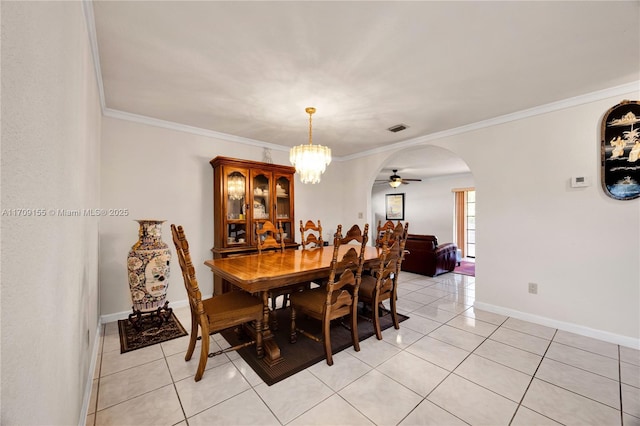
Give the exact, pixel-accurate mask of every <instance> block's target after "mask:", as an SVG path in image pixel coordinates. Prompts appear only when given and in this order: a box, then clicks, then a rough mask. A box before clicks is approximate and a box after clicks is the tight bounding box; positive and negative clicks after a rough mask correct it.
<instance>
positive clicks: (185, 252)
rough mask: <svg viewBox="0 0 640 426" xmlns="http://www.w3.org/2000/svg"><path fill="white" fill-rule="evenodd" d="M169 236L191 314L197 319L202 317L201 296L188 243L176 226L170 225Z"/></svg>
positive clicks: (179, 227)
mask: <svg viewBox="0 0 640 426" xmlns="http://www.w3.org/2000/svg"><path fill="white" fill-rule="evenodd" d="M171 234H172V235H173V244H174V245H175V246H176V253H177V255H178V262H179V263H180V269H181V270H182V278H183V280H184V287H185V289H186V290H187V296H188V297H189V306H190V307H191V313H192V314H194V315H195V316H196V317H197V318H199V316H200V315H204V307H203V306H202V294H201V293H200V288H199V287H198V280H197V279H196V270H195V268H194V267H193V263H191V255H190V254H189V243H188V242H187V238H186V237H185V235H184V229H182V226H178V227H176V225H174V224H171Z"/></svg>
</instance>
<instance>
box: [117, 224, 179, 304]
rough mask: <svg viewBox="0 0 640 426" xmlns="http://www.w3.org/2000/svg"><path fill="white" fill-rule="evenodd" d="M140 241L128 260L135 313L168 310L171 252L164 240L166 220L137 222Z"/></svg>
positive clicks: (133, 248)
mask: <svg viewBox="0 0 640 426" xmlns="http://www.w3.org/2000/svg"><path fill="white" fill-rule="evenodd" d="M137 222H138V223H139V224H140V230H139V231H138V241H137V242H136V243H135V244H134V245H133V247H131V250H130V251H129V257H128V258H127V269H128V272H129V289H130V290H131V301H132V303H133V310H134V312H151V311H155V310H158V309H161V308H164V307H165V304H166V298H167V290H168V288H169V261H170V260H171V251H169V246H168V245H167V244H166V243H165V242H164V241H162V224H163V223H164V222H165V221H164V220H138V221H137Z"/></svg>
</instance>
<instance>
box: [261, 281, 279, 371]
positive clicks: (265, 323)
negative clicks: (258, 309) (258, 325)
mask: <svg viewBox="0 0 640 426" xmlns="http://www.w3.org/2000/svg"><path fill="white" fill-rule="evenodd" d="M261 295H262V306H263V308H262V336H263V337H262V339H263V340H262V345H263V347H264V354H265V357H264V358H263V361H264V362H266V363H267V365H269V366H271V365H276V364H278V363H280V362H282V361H284V358H282V355H281V354H280V348H279V347H278V345H277V344H276V341H275V339H274V337H273V334H272V333H271V329H270V328H269V318H270V315H269V313H270V312H269V293H268V292H266V291H263V292H262V294H261Z"/></svg>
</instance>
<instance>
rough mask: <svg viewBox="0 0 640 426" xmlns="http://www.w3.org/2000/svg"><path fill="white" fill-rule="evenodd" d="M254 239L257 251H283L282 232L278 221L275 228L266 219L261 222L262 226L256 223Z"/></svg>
mask: <svg viewBox="0 0 640 426" xmlns="http://www.w3.org/2000/svg"><path fill="white" fill-rule="evenodd" d="M256 241H257V245H258V253H262V251H263V250H267V249H279V250H280V251H284V234H283V231H282V225H281V224H280V222H278V227H277V228H276V226H275V225H274V224H273V223H272V222H270V221H268V220H267V221H265V222H263V223H262V227H261V226H260V224H259V223H256Z"/></svg>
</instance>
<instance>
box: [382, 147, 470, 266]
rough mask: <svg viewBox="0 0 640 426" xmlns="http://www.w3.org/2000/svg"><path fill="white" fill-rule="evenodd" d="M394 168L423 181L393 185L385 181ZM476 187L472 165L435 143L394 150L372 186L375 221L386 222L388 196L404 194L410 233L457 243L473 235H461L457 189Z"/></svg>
mask: <svg viewBox="0 0 640 426" xmlns="http://www.w3.org/2000/svg"><path fill="white" fill-rule="evenodd" d="M393 170H397V174H398V175H399V176H401V177H402V178H403V179H404V178H412V179H422V181H421V182H413V181H412V182H409V183H407V184H401V185H399V186H398V187H396V188H393V187H391V186H390V185H389V184H388V182H385V180H387V181H388V178H389V176H390V175H392V174H393ZM474 187H475V181H474V179H473V174H472V173H471V170H470V169H469V166H468V165H467V163H466V162H465V161H464V160H463V159H462V158H461V157H460V156H459V155H458V154H457V153H455V152H452V151H450V150H448V149H445V148H441V147H439V146H434V145H427V146H420V147H412V148H407V149H404V150H402V151H398V152H395V153H393V154H392V155H390V156H389V157H388V158H387V159H386V160H385V161H384V162H383V163H382V165H381V166H380V169H379V171H378V175H377V178H376V182H374V184H373V185H372V188H371V209H372V211H371V217H372V222H373V224H377V223H378V222H379V221H382V222H384V221H385V220H386V213H387V212H386V200H387V197H388V196H390V195H400V194H402V198H403V200H404V208H403V213H404V215H403V216H404V220H405V221H407V222H409V232H410V233H412V234H426V235H436V236H437V237H438V241H439V242H441V243H445V242H456V243H458V241H460V237H463V239H468V238H470V237H471V235H470V234H469V235H467V234H466V233H465V234H464V235H459V234H460V232H461V231H460V228H459V226H457V222H456V202H455V201H456V195H455V191H460V190H469V189H473V188H474ZM392 198H394V197H392ZM464 199H465V200H466V197H465V198H464ZM458 208H460V205H459V206H458ZM465 216H466V215H465ZM465 220H466V217H465ZM458 245H460V244H459V243H458ZM465 248H466V247H464V248H463V250H464V249H465ZM464 251H465V252H466V251H467V250H464ZM474 255H475V251H474Z"/></svg>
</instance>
